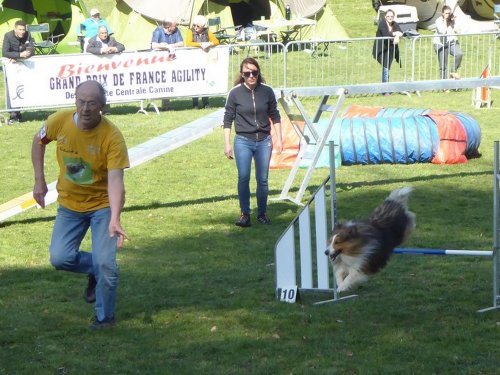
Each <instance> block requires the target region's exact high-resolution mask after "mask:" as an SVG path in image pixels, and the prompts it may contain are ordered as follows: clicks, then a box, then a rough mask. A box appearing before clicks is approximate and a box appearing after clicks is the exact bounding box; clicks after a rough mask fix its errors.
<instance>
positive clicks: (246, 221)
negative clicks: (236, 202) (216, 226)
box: [234, 213, 252, 227]
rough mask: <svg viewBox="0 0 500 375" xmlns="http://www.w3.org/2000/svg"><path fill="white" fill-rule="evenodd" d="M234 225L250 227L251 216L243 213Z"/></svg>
mask: <svg viewBox="0 0 500 375" xmlns="http://www.w3.org/2000/svg"><path fill="white" fill-rule="evenodd" d="M234 225H237V226H239V227H249V226H251V225H252V223H251V222H250V215H249V214H244V213H242V214H241V216H240V218H239V220H238V221H236V222H235V223H234Z"/></svg>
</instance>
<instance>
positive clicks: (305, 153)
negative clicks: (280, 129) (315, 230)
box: [279, 88, 346, 205]
mask: <svg viewBox="0 0 500 375" xmlns="http://www.w3.org/2000/svg"><path fill="white" fill-rule="evenodd" d="M331 95H332V93H324V94H322V95H321V96H322V99H321V103H320V105H319V107H318V109H317V110H316V113H315V114H314V117H313V119H312V120H311V119H310V118H309V116H308V115H307V113H306V111H305V109H304V107H303V106H302V103H301V102H300V99H299V98H298V97H297V95H296V94H295V93H294V92H291V93H285V92H282V93H281V98H280V100H279V101H280V103H281V106H282V107H283V109H284V111H285V113H286V115H287V116H288V118H289V120H290V123H291V124H292V126H293V128H294V129H295V131H296V133H297V135H298V136H299V138H300V149H299V153H298V155H297V157H296V158H295V162H294V164H293V166H292V169H291V170H290V173H289V175H288V178H287V180H286V181H285V185H284V186H283V189H282V190H281V194H280V197H279V199H281V200H286V199H288V200H290V201H292V202H294V203H295V204H299V205H300V204H301V201H302V197H303V195H304V192H305V191H306V189H307V185H308V184H309V180H310V179H311V177H312V174H313V172H314V169H315V168H316V164H317V163H318V160H319V158H320V155H321V152H322V151H323V147H324V146H325V144H326V143H327V141H328V138H329V137H330V133H331V130H332V128H333V125H334V122H335V119H336V118H337V116H338V114H339V111H340V108H341V106H342V103H343V102H344V99H345V96H346V90H345V89H342V88H340V89H337V90H336V91H335V92H334V95H336V96H337V103H336V104H335V105H329V104H328V100H329V98H330V96H331ZM292 103H293V104H294V106H295V108H296V109H297V110H298V113H294V112H293V111H292V109H291V108H290V105H289V104H292ZM324 113H329V116H328V126H327V128H326V130H325V131H324V132H322V133H318V131H317V126H316V124H317V122H318V121H319V120H320V118H321V116H322V115H323V114H324ZM302 125H303V126H302ZM306 130H307V131H308V133H309V134H310V135H308V134H306ZM302 160H310V163H309V166H308V168H307V172H306V174H305V176H304V179H303V180H302V183H301V184H300V188H299V191H298V192H297V195H296V196H295V198H293V197H291V196H290V195H289V191H290V188H291V186H292V183H293V181H294V179H295V176H296V175H297V172H298V170H299V167H300V164H301V161H302Z"/></svg>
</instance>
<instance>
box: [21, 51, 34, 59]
mask: <svg viewBox="0 0 500 375" xmlns="http://www.w3.org/2000/svg"><path fill="white" fill-rule="evenodd" d="M19 56H20V57H22V58H23V59H27V58H28V57H30V56H31V52H30V51H28V50H26V51H23V52H21V53H20V54H19Z"/></svg>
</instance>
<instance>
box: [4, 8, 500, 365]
mask: <svg viewBox="0 0 500 375" xmlns="http://www.w3.org/2000/svg"><path fill="white" fill-rule="evenodd" d="M87 3H89V4H88V5H87V6H88V7H89V8H90V7H92V6H94V5H98V6H99V7H103V8H104V6H102V5H101V3H100V2H99V3H98V4H96V3H97V2H91V1H88V2H87V1H86V4H87ZM338 3H339V2H338V1H336V2H334V9H335V10H336V11H337V12H341V11H342V12H345V13H341V14H345V16H343V17H339V19H340V20H341V21H342V22H345V23H346V24H347V25H348V27H347V29H348V31H349V32H350V33H351V34H354V35H352V36H360V34H361V32H360V31H359V30H364V32H366V33H367V34H369V35H372V34H373V33H374V26H373V25H372V24H371V23H366V22H368V21H367V19H369V18H372V17H373V12H372V11H371V8H370V7H371V5H370V2H368V1H361V0H356V1H353V2H352V6H349V7H348V6H347V5H348V4H347V3H346V2H343V3H342V4H338ZM353 7H354V9H357V10H358V11H357V12H355V13H357V14H356V15H354V14H352V12H347V9H346V8H353ZM358 16H359V17H358ZM359 18H361V19H362V21H359ZM364 24H366V25H367V26H366V27H365V26H363V25H364ZM356 30H358V31H356ZM492 95H493V99H496V97H497V96H498V95H499V94H498V92H497V91H493V94H492ZM318 101H319V98H311V99H308V100H305V104H306V107H307V108H312V107H313V106H314V105H316V104H317V103H318ZM172 103H173V107H174V108H173V110H171V111H169V112H162V113H161V115H160V116H156V115H150V116H144V115H142V114H137V113H136V110H137V106H135V105H132V104H131V105H124V106H116V107H114V109H113V114H112V115H111V116H110V117H111V119H112V120H113V121H114V122H115V123H116V124H117V125H118V126H119V127H120V129H121V130H122V131H123V133H124V135H125V137H126V140H127V143H128V146H129V147H132V146H134V145H137V144H140V143H142V142H144V141H146V140H148V139H151V138H152V137H154V136H157V135H160V134H163V133H165V132H167V131H169V130H171V129H174V128H176V127H178V126H181V125H183V124H185V123H186V122H189V121H192V120H194V119H195V118H198V117H200V116H203V115H206V114H208V113H209V110H198V111H194V110H192V109H191V102H190V100H174V101H173V102H172ZM213 104H214V106H215V107H221V106H223V98H219V99H214V101H213ZM348 104H365V105H377V106H387V107H409V108H432V109H446V110H452V111H459V112H465V113H468V114H470V115H471V116H472V117H474V118H475V119H476V120H477V121H478V123H479V124H480V126H481V130H482V141H481V146H480V152H481V153H482V156H481V157H480V158H476V159H472V160H470V161H469V162H468V163H466V164H456V165H433V164H415V165H370V166H352V167H341V168H339V169H338V170H337V184H338V191H337V200H338V213H339V216H340V218H341V219H347V218H355V217H363V216H366V215H368V214H369V213H370V212H371V210H372V209H373V208H374V207H375V206H376V205H377V204H378V203H379V202H380V201H381V200H383V199H384V198H385V197H386V195H387V194H388V193H389V191H390V190H392V189H394V188H396V187H400V186H405V185H411V186H413V187H414V188H415V193H414V195H413V196H412V198H411V199H410V208H411V210H412V211H414V212H415V213H416V214H417V229H416V231H415V234H414V236H413V237H412V238H411V239H410V241H409V242H408V243H407V244H406V246H408V247H425V248H448V249H482V250H491V249H492V205H493V197H492V185H493V174H492V169H493V142H494V141H495V140H499V139H500V128H499V127H498V117H499V108H498V106H497V105H495V103H494V104H493V107H492V108H491V109H480V110H478V109H474V108H473V107H472V106H471V92H470V91H468V90H464V91H460V92H451V93H448V94H444V93H422V95H421V96H416V95H412V96H411V97H408V96H405V95H392V96H390V97H382V96H371V97H361V98H359V97H358V98H348V99H347V100H346V105H348ZM48 114H50V112H49V111H40V112H30V113H27V114H26V119H27V121H26V122H23V123H22V124H20V125H16V126H2V127H0V136H1V138H2V139H3V140H4V146H3V147H1V148H0V160H2V163H1V166H0V177H1V181H2V184H1V185H0V203H4V202H6V201H8V200H10V199H12V198H15V197H18V196H20V195H22V194H25V193H27V192H29V191H30V190H31V188H32V185H33V177H32V169H31V161H30V147H31V139H32V137H33V134H34V133H35V132H36V131H37V129H38V128H39V127H40V124H41V121H43V119H44V118H45V117H46V116H47V115H48ZM46 166H47V175H48V177H47V180H48V181H53V180H54V179H55V177H56V168H55V155H54V147H53V145H50V146H49V147H48V152H47V157H46ZM288 172H289V171H288V170H273V171H271V173H270V191H271V198H276V197H278V195H279V193H280V191H281V188H282V187H283V184H284V182H285V179H286V177H287V176H288ZM302 173H303V172H302ZM327 173H328V171H327V170H326V169H319V170H317V171H315V173H314V175H313V178H312V181H311V183H310V186H309V188H308V190H307V192H306V196H305V199H307V198H308V197H310V194H311V192H313V191H314V190H315V189H316V188H317V186H318V185H319V184H320V183H321V182H322V181H323V179H324V178H325V177H326V176H327ZM298 187H299V185H298V182H297V183H296V184H295V185H294V189H293V192H296V191H297V189H298ZM126 188H127V202H126V207H125V210H124V213H123V217H122V223H123V226H124V228H125V230H126V231H127V232H128V234H129V235H130V237H131V240H130V241H127V242H126V244H125V246H124V248H123V249H122V250H121V252H120V253H119V256H118V263H119V266H120V284H119V288H118V301H117V326H116V327H115V328H114V329H112V330H107V331H104V332H90V331H89V330H88V329H87V326H88V324H89V323H90V322H91V320H92V318H93V315H94V313H93V306H91V305H87V304H86V303H85V302H84V301H83V290H84V287H85V284H86V279H85V278H84V277H83V276H81V275H76V274H70V273H65V272H56V271H54V270H53V269H52V267H51V266H50V264H49V261H48V244H49V241H50V235H51V231H52V225H53V221H54V216H55V213H56V205H51V206H49V207H47V208H46V209H45V210H37V209H33V210H29V211H27V212H25V213H23V214H20V215H18V216H15V217H13V218H12V219H10V220H7V221H5V222H2V223H0V311H1V312H2V317H1V324H0V374H2V375H4V374H8V375H11V374H176V375H177V374H189V375H190V374H195V373H201V374H217V375H220V374H239V375H242V374H287V375H289V374H294V375H297V374H325V375H326V374H328V375H330V374H370V375H371V374H384V375H386V374H422V375H427V374H452V375H456V374H468V375H477V374H482V375H486V374H487V375H494V374H498V372H499V370H500V362H499V358H500V347H499V345H498V338H499V333H500V332H499V330H500V316H499V312H498V311H492V312H488V313H484V314H479V313H477V312H476V310H478V309H481V308H485V307H488V306H491V304H492V275H491V260H488V259H486V258H475V257H431V256H411V255H395V256H393V258H392V260H391V261H390V263H389V264H388V266H387V267H386V268H385V269H384V270H383V271H382V272H380V273H379V274H377V275H376V276H374V277H373V278H372V279H371V281H369V282H368V283H367V284H364V285H363V286H361V287H359V288H358V289H357V290H356V291H355V292H356V293H357V294H358V295H359V297H358V298H355V299H352V300H350V301H346V302H344V303H340V304H335V305H332V304H330V305H322V306H313V305H312V303H311V302H313V301H314V298H313V297H304V300H303V303H297V304H292V305H290V304H285V303H279V302H277V301H276V300H275V290H274V285H275V275H274V267H275V265H274V245H275V242H276V240H277V239H278V237H279V236H280V234H281V233H282V231H283V230H284V229H285V228H286V226H287V225H288V224H289V223H290V221H291V220H292V219H293V218H294V217H295V215H296V214H297V212H298V211H299V209H300V207H298V206H296V205H294V204H292V203H289V202H283V201H271V202H270V205H269V215H270V217H271V219H272V220H273V225H271V226H261V225H257V223H255V224H254V226H253V227H251V228H247V229H241V228H237V227H235V226H234V225H233V222H234V220H235V219H236V218H237V216H238V214H239V211H238V200H237V195H236V167H235V165H234V162H231V161H228V160H227V159H226V158H225V157H224V154H223V132H222V130H221V129H219V128H217V129H216V130H215V131H214V133H213V134H211V135H209V136H206V137H204V138H203V139H201V140H199V141H196V142H194V143H191V144H189V145H186V146H184V147H182V148H180V149H177V150H175V151H173V152H170V153H168V154H166V155H164V156H162V157H159V158H157V159H155V160H153V161H151V162H148V163H146V164H143V165H141V166H138V167H136V168H133V169H131V170H129V171H127V172H126ZM252 204H253V206H255V201H254V200H252ZM254 221H255V220H254ZM88 245H89V241H88V239H86V240H85V242H84V244H83V248H86V249H88Z"/></svg>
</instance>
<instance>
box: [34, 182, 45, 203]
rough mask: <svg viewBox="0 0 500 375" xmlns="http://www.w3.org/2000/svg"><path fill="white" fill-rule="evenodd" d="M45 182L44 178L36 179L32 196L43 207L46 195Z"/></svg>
mask: <svg viewBox="0 0 500 375" xmlns="http://www.w3.org/2000/svg"><path fill="white" fill-rule="evenodd" d="M47 191H48V189H47V183H46V182H45V180H36V181H35V186H34V187H33V198H34V199H35V201H36V203H38V205H39V206H40V207H42V208H45V196H46V195H47Z"/></svg>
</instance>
